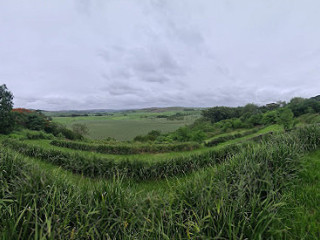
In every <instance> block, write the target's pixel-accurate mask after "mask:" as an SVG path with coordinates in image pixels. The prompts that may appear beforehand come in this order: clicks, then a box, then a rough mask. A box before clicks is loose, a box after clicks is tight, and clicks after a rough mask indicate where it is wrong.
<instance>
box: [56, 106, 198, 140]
mask: <svg viewBox="0 0 320 240" xmlns="http://www.w3.org/2000/svg"><path fill="white" fill-rule="evenodd" d="M178 112H181V111H165V112H146V111H141V110H140V111H136V112H131V111H128V112H121V113H114V114H113V115H105V116H77V117H53V121H55V122H58V123H62V124H65V125H66V126H67V127H69V128H71V127H72V125H73V124H75V123H81V124H86V125H87V127H88V129H89V134H88V137H90V138H92V139H106V138H108V137H112V138H115V139H116V140H119V141H125V140H132V139H133V138H134V137H136V136H137V135H145V134H147V133H148V132H150V131H152V130H159V131H161V132H162V133H168V132H172V131H175V130H176V129H178V128H179V127H182V126H185V125H189V124H191V123H193V122H194V121H195V120H196V119H198V118H199V117H200V112H199V111H193V112H191V114H190V115H186V116H184V117H183V118H182V119H177V120H167V119H166V118H158V117H157V116H159V115H167V116H172V115H174V114H176V113H178Z"/></svg>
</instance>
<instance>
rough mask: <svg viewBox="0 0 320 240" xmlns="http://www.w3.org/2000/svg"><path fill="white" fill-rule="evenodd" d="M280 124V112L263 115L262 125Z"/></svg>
mask: <svg viewBox="0 0 320 240" xmlns="http://www.w3.org/2000/svg"><path fill="white" fill-rule="evenodd" d="M277 122H278V112H277V111H276V110H274V111H269V112H266V113H265V114H263V117H262V123H263V124H265V125H269V124H275V123H277Z"/></svg>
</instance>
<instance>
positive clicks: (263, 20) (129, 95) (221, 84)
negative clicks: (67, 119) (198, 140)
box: [0, 0, 320, 110]
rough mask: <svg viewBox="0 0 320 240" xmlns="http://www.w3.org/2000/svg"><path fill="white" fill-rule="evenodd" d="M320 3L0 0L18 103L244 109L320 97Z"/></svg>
mask: <svg viewBox="0 0 320 240" xmlns="http://www.w3.org/2000/svg"><path fill="white" fill-rule="evenodd" d="M319 12H320V1H319V0H241V1H239V0H0V84H3V83H5V84H7V86H8V88H9V89H10V90H11V91H12V92H13V93H14V96H15V107H26V108H35V109H47V110H61V109H101V108H104V109H106V108H108V109H109V108H112V109H128V108H141V107H152V106H203V107H207V106H216V105H226V106H237V105H243V104H245V103H249V102H255V103H258V104H264V103H269V102H274V101H277V100H289V99H290V98H292V97H294V96H302V97H311V96H314V95H318V94H320V14H319Z"/></svg>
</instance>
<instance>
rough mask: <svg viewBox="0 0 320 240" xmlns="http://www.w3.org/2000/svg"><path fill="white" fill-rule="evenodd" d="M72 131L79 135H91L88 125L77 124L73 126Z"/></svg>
mask: <svg viewBox="0 0 320 240" xmlns="http://www.w3.org/2000/svg"><path fill="white" fill-rule="evenodd" d="M72 130H73V131H74V132H75V133H76V134H79V135H87V134H88V133H89V128H88V126H87V125H86V124H82V123H75V124H73V125H72Z"/></svg>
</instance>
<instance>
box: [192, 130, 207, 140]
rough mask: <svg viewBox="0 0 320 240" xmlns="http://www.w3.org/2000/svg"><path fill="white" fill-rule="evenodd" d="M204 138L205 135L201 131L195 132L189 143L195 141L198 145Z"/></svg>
mask: <svg viewBox="0 0 320 240" xmlns="http://www.w3.org/2000/svg"><path fill="white" fill-rule="evenodd" d="M205 138H206V134H205V133H204V132H203V131H201V130H198V131H195V132H193V133H192V135H191V141H195V142H199V143H201V142H202V141H203V140H204V139H205Z"/></svg>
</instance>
